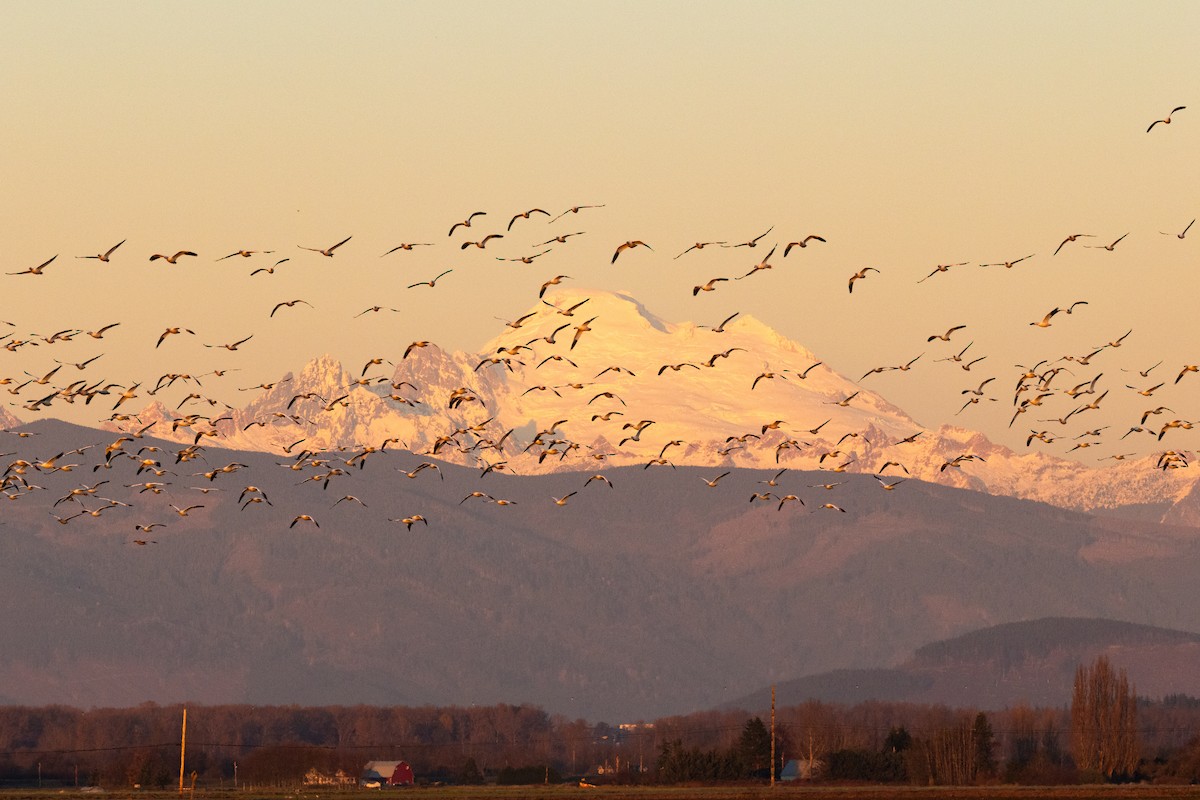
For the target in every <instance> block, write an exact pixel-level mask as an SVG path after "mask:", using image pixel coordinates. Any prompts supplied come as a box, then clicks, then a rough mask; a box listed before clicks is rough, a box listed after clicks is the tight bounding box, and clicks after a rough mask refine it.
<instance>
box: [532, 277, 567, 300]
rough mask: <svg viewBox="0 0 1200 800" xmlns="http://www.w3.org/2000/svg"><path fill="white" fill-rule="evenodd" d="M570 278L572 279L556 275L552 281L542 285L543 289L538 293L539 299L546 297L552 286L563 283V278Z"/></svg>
mask: <svg viewBox="0 0 1200 800" xmlns="http://www.w3.org/2000/svg"><path fill="white" fill-rule="evenodd" d="M570 277H571V276H570V275H555V276H554V277H553V278H551V279H550V280H548V281H546V282H545V283H543V284H542V288H541V289H540V290H539V291H538V297H539V298H540V297H542V296H543V295H545V294H546V290H547V289H549V288H550V287H551V286H557V285H558V284H560V283H562V281H563V278H570Z"/></svg>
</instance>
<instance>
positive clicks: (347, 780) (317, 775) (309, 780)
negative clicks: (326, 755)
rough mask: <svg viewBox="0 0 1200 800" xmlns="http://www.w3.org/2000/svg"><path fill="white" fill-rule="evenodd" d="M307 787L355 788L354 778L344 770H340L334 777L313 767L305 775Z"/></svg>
mask: <svg viewBox="0 0 1200 800" xmlns="http://www.w3.org/2000/svg"><path fill="white" fill-rule="evenodd" d="M304 785H305V786H353V785H354V778H353V777H351V776H350V775H347V774H346V773H345V772H343V771H342V770H340V769H339V770H338V771H337V772H335V773H334V774H333V775H326V774H325V773H323V772H321V771H320V770H319V769H317V768H316V767H313V768H312V769H310V770H309V771H308V772H306V773H305V774H304Z"/></svg>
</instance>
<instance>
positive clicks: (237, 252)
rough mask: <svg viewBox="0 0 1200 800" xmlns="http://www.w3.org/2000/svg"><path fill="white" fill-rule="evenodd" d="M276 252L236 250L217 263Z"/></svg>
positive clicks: (219, 259) (222, 257)
mask: <svg viewBox="0 0 1200 800" xmlns="http://www.w3.org/2000/svg"><path fill="white" fill-rule="evenodd" d="M331 249H332V248H331ZM274 252H275V251H274V250H235V251H233V252H232V253H230V254H229V255H227V256H221V257H220V258H218V259H217V261H224V260H225V259H227V258H233V257H234V256H241V257H242V258H249V257H250V256H252V255H254V254H255V253H274Z"/></svg>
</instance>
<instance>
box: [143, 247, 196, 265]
mask: <svg viewBox="0 0 1200 800" xmlns="http://www.w3.org/2000/svg"><path fill="white" fill-rule="evenodd" d="M194 255H196V254H195V253H193V252H192V251H191V250H180V251H179V252H177V253H175V255H173V256H166V255H163V254H162V253H155V254H154V255H152V256H150V260H151V261H154V260H156V259H159V258H161V259H162V260H163V261H166V262H167V263H168V264H174V263H175V262H177V261H178V260H179V258H180V257H181V256H194Z"/></svg>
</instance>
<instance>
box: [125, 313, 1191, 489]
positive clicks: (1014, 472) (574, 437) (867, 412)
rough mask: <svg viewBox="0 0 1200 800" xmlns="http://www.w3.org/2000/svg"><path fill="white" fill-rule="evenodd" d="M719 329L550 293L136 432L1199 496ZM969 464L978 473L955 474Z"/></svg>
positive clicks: (1178, 475) (744, 329) (209, 441)
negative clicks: (468, 328)
mask: <svg viewBox="0 0 1200 800" xmlns="http://www.w3.org/2000/svg"><path fill="white" fill-rule="evenodd" d="M723 328H724V330H723V331H722V332H714V330H713V329H711V328H707V327H703V326H697V325H695V324H693V323H690V322H688V323H671V322H667V321H665V320H662V319H660V318H659V317H657V316H655V315H654V314H652V313H651V312H649V311H648V310H647V309H646V308H645V307H644V306H642V305H641V304H640V303H638V302H637V301H636V300H635V299H633V298H632V297H629V296H627V295H623V294H619V293H613V292H606V291H600V290H587V291H584V290H578V289H574V290H560V291H557V292H550V293H548V294H547V297H546V300H545V302H539V304H538V305H537V306H535V307H533V308H531V309H530V311H529V312H528V314H527V315H525V316H523V317H521V318H520V319H518V320H514V321H513V322H512V323H511V324H508V325H506V326H505V327H504V330H503V331H502V332H501V333H500V334H499V335H498V336H496V337H495V338H494V339H492V340H491V341H490V342H488V343H487V344H485V345H484V346H483V347H482V348H481V349H480V351H479V353H477V354H475V355H467V354H464V353H447V352H445V351H443V350H441V349H440V348H439V347H438V346H437V345H435V344H428V345H426V346H415V344H414V345H411V346H410V345H409V343H393V345H392V353H391V354H390V356H389V358H390V361H391V363H390V364H378V365H376V364H370V363H369V364H366V365H364V366H363V368H361V369H356V370H355V371H354V372H351V371H348V370H347V369H346V368H345V367H344V366H343V365H342V364H341V363H339V362H338V361H337V360H336V359H334V358H332V357H331V356H322V357H320V358H318V359H316V360H314V361H312V362H310V363H309V364H308V365H306V366H305V367H304V368H303V370H301V372H300V373H299V374H298V375H292V374H290V373H289V374H287V375H285V376H283V377H282V378H280V379H279V380H278V381H276V382H275V383H274V384H273V385H271V387H270V388H267V389H265V390H264V392H263V393H262V394H261V395H259V396H258V397H257V398H255V399H254V400H253V401H252V402H251V403H250V404H248V405H247V406H246V407H245V408H243V409H240V410H236V411H233V412H232V413H229V414H225V415H224V416H226V417H227V418H226V419H225V420H222V421H216V422H209V421H206V420H198V421H197V422H196V424H195V425H192V426H185V427H179V428H178V429H177V430H175V431H173V432H168V431H167V430H165V429H166V428H167V427H169V426H170V425H171V424H172V422H171V421H172V420H173V419H177V418H178V417H179V416H180V415H182V414H183V413H204V414H206V415H209V419H210V420H220V416H219V415H217V414H210V412H209V411H208V410H206V411H203V412H197V411H196V410H195V409H189V408H184V409H181V410H180V411H178V412H170V411H167V410H166V409H163V408H161V407H160V408H158V409H147V410H146V411H144V412H143V413H142V415H140V416H141V418H142V423H141V424H142V425H144V424H146V423H147V422H149V421H151V420H162V421H163V423H164V424H161V425H157V426H156V428H155V430H154V435H157V436H166V437H167V438H172V439H174V440H176V441H181V442H183V441H186V442H188V443H191V442H192V441H193V440H196V439H197V432H198V431H201V430H215V431H217V433H218V435H217V436H207V435H204V434H200V435H199V437H198V438H199V439H201V440H203V444H205V445H206V446H227V447H236V448H243V449H252V450H262V451H267V452H275V453H285V452H290V451H291V449H292V448H293V447H299V446H300V445H301V444H302V447H303V448H305V449H311V450H333V449H339V448H343V449H347V450H349V449H355V448H362V447H368V446H374V447H378V446H380V444H381V443H383V442H387V443H388V446H389V447H395V446H399V447H401V448H406V449H409V450H412V451H413V452H417V453H422V454H425V455H428V456H436V457H437V458H439V459H443V460H448V461H453V462H457V463H461V464H466V465H472V466H481V467H482V466H484V465H487V464H496V463H501V462H504V463H503V466H504V467H506V468H507V469H508V470H510V471H512V472H514V473H516V474H533V473H547V472H557V471H567V470H594V469H598V468H600V467H601V466H603V464H605V463H608V464H615V465H633V464H640V465H646V466H647V468H650V467H655V468H662V467H666V468H669V467H670V466H672V465H684V464H686V465H697V466H710V467H713V468H714V469H729V468H733V467H748V468H775V467H778V468H785V467H787V468H793V469H824V470H829V471H830V472H832V473H834V476H833V477H831V482H832V481H835V480H836V473H838V472H843V471H844V472H875V473H879V472H882V473H883V474H884V475H885V476H886V478H887V480H889V481H894V480H899V479H901V478H909V477H911V478H918V479H921V480H926V481H932V482H937V483H942V484H945V485H951V486H957V487H961V488H970V489H975V490H979V491H985V492H989V493H992V494H1003V495H1012V496H1016V497H1022V498H1026V499H1033V500H1041V501H1044V502H1047V503H1052V504H1054V505H1059V506H1063V507H1069V508H1080V509H1093V508H1107V507H1116V506H1122V505H1131V504H1144V503H1152V502H1160V503H1173V502H1175V501H1177V500H1179V499H1180V498H1182V497H1183V496H1185V495H1186V494H1187V493H1188V492H1189V490H1190V489H1191V487H1192V485H1193V484H1194V483H1195V482H1196V481H1195V479H1194V478H1191V477H1185V471H1183V470H1163V469H1157V468H1155V463H1154V459H1153V458H1146V459H1137V460H1129V461H1123V462H1116V463H1115V466H1112V467H1108V468H1105V469H1094V468H1089V467H1086V466H1084V465H1082V464H1079V463H1077V462H1074V461H1069V460H1064V459H1061V458H1056V457H1054V456H1050V455H1047V454H1044V453H1041V452H1038V451H1037V450H1036V448H1031V449H1030V450H1029V451H1027V452H1025V453H1020V454H1018V453H1015V452H1013V451H1012V450H1010V449H1008V448H1006V447H1002V446H999V445H996V444H994V443H992V442H991V441H989V440H988V439H987V438H986V437H984V436H983V435H982V434H979V433H976V432H973V431H969V430H965V429H962V428H958V427H953V426H943V427H941V428H940V429H937V430H931V429H927V428H925V427H923V426H922V425H920V424H919V423H917V422H916V421H914V420H913V419H912V418H911V417H909V416H908V415H907V414H906V413H905V412H904V411H903V410H901V409H900V408H897V407H896V406H895V405H893V404H891V403H889V402H888V401H887V400H886V399H884V398H883V397H881V396H880V395H878V394H876V393H874V392H872V391H870V390H868V389H864V388H862V387H861V386H860V385H859V384H857V383H856V382H854V381H852V380H850V379H849V378H846V377H845V376H843V375H840V374H839V373H837V372H835V371H834V370H833V369H832V368H830V366H828V365H826V364H823V363H821V361H820V358H819V357H818V356H817V355H815V354H814V353H812V352H810V351H808V350H807V349H805V348H804V347H802V346H800V345H799V344H797V343H795V342H792V341H790V340H789V339H787V338H785V337H783V336H781V335H780V334H778V333H777V332H775V331H774V330H772V329H771V328H769V327H768V326H766V325H764V324H763V323H761V322H760V321H758V320H757V319H755V318H754V317H752V316H749V315H737V316H735V317H734V318H733V319H732V320H729V321H728V322H727V323H726V324H725V325H724V326H723ZM389 369H390V373H391V374H390V377H388V374H387V373H388V371H389ZM388 440H390V441H388ZM964 455H967V456H973V457H974V458H971V459H967V460H960V461H957V462H955V461H954V460H955V459H956V458H957V457H959V456H964ZM658 459H665V461H666V462H667V463H661V464H656V463H652V462H654V461H655V460H658ZM888 462H895V463H893V464H888Z"/></svg>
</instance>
